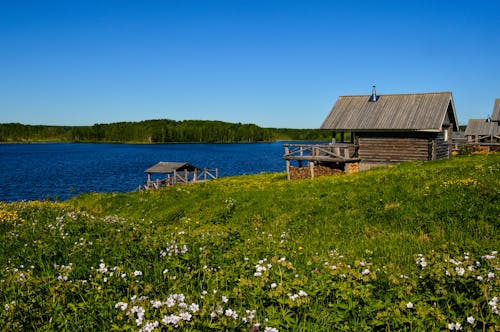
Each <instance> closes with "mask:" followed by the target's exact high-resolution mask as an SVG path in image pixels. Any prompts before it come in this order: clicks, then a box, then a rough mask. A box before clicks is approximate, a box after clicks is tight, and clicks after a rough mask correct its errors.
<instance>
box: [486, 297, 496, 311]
mask: <svg viewBox="0 0 500 332" xmlns="http://www.w3.org/2000/svg"><path fill="white" fill-rule="evenodd" d="M488 305H489V306H490V309H491V312H492V313H494V314H495V315H498V297H496V296H495V297H494V298H492V299H491V301H489V302H488Z"/></svg>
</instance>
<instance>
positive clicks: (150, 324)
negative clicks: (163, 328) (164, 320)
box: [139, 321, 159, 332]
mask: <svg viewBox="0 0 500 332" xmlns="http://www.w3.org/2000/svg"><path fill="white" fill-rule="evenodd" d="M158 325H159V323H158V321H154V322H146V324H144V327H143V328H142V329H140V330H139V331H144V332H151V331H154V330H155V328H157V327H158Z"/></svg>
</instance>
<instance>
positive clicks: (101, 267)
mask: <svg viewBox="0 0 500 332" xmlns="http://www.w3.org/2000/svg"><path fill="white" fill-rule="evenodd" d="M97 272H99V273H102V274H104V273H106V272H108V268H107V267H106V264H104V263H100V264H99V268H98V269H97Z"/></svg>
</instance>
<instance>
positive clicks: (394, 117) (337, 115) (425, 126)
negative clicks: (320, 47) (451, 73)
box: [321, 92, 458, 131]
mask: <svg viewBox="0 0 500 332" xmlns="http://www.w3.org/2000/svg"><path fill="white" fill-rule="evenodd" d="M447 123H451V124H452V125H453V129H454V130H458V127H457V126H458V121H457V116H456V113H455V106H454V104H453V98H452V95H451V92H434V93H415V94H397V95H396V94H394V95H379V96H378V99H377V101H375V102H372V101H370V96H369V95H363V96H340V97H339V98H338V99H337V102H336V103H335V105H334V106H333V108H332V110H331V111H330V113H329V114H328V116H327V117H326V119H325V121H324V122H323V124H322V125H321V129H330V130H338V131H372V130H375V131H382V130H393V131H440V130H441V129H442V126H443V125H444V124H447Z"/></svg>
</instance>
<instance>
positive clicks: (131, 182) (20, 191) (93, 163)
mask: <svg viewBox="0 0 500 332" xmlns="http://www.w3.org/2000/svg"><path fill="white" fill-rule="evenodd" d="M283 143H285V142H274V143H257V144H165V145H163V144H162V145H148V144H137V145H136V144H73V143H43V144H0V201H7V202H9V201H19V200H44V199H51V200H65V199H68V198H70V197H72V196H74V195H77V194H80V193H85V192H129V191H133V190H135V189H137V187H138V186H139V185H140V184H143V183H145V182H146V181H147V175H146V174H145V173H144V170H146V169H147V168H149V167H151V166H153V165H154V164H156V163H157V162H159V161H179V162H189V163H191V164H193V165H195V166H197V167H200V168H205V167H206V168H218V169H219V176H220V177H225V176H234V175H243V174H256V173H262V172H283V171H285V162H284V160H282V159H281V156H282V155H283V153H284V149H283Z"/></svg>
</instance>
